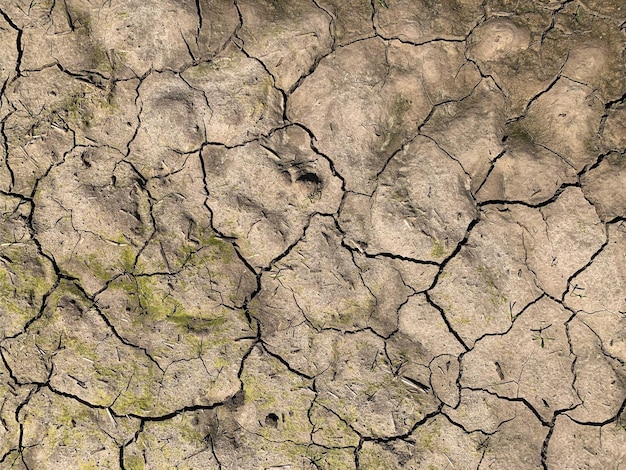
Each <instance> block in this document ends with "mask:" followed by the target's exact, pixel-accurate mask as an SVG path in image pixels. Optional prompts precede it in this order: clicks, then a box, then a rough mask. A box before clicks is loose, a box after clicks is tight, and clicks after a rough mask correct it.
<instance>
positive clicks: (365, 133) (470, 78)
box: [287, 38, 480, 194]
mask: <svg viewBox="0 0 626 470" xmlns="http://www.w3.org/2000/svg"><path fill="white" fill-rule="evenodd" d="M433 67H436V68H437V69H441V68H445V69H446V70H447V72H446V73H443V74H442V75H443V76H445V77H446V79H445V80H444V81H443V83H442V81H441V78H440V77H441V75H440V74H433V73H432V70H433ZM415 73H418V74H419V77H420V79H419V81H418V80H415V77H414V74H415ZM479 78H480V77H479V75H478V73H477V71H476V70H475V68H474V67H472V66H471V65H469V66H468V65H467V64H466V63H465V58H464V56H463V50H462V48H460V47H459V46H458V45H456V44H455V43H445V42H442V43H432V44H427V45H424V46H421V47H415V46H411V45H407V44H403V43H401V42H399V41H391V42H389V43H388V44H386V43H385V42H384V41H382V40H381V39H379V38H372V39H366V40H363V41H359V42H355V43H353V44H350V45H347V46H345V47H342V48H338V49H337V50H336V51H334V52H333V53H332V54H331V55H329V56H327V57H325V58H324V59H322V60H321V61H320V63H319V66H318V67H317V69H316V73H315V74H313V75H311V76H309V77H307V79H306V80H304V81H303V83H302V84H301V85H300V87H298V89H297V90H296V91H295V92H294V93H293V95H292V96H291V97H290V99H289V103H288V107H287V114H288V116H289V118H290V119H292V120H293V121H294V122H298V123H301V124H304V125H305V126H306V127H307V128H309V129H310V130H311V131H312V132H313V133H314V134H315V137H316V139H317V142H316V147H317V148H318V149H319V150H320V151H321V152H322V153H324V154H326V155H328V156H329V157H330V158H332V160H333V161H334V163H335V166H336V168H337V171H338V172H339V173H340V174H342V175H344V176H345V178H346V188H347V189H348V190H351V191H354V192H358V193H364V194H370V193H371V192H372V190H373V189H374V186H375V183H376V179H377V177H378V176H379V175H380V173H381V171H382V170H383V169H384V167H385V164H386V162H387V161H388V160H389V158H390V157H391V156H392V155H393V154H394V153H395V152H397V151H398V149H399V148H401V147H402V146H403V144H405V143H406V142H408V141H409V140H411V139H412V138H414V137H415V135H416V132H417V127H418V126H419V124H420V123H421V122H422V121H423V120H424V118H426V116H427V115H428V113H429V110H430V108H431V106H433V105H434V104H436V103H441V102H443V101H448V100H459V99H461V98H463V97H464V96H466V95H467V94H469V93H470V92H471V91H472V89H473V87H474V86H475V85H476V83H477V82H478V81H479Z"/></svg>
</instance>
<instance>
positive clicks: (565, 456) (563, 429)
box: [547, 416, 626, 468]
mask: <svg viewBox="0 0 626 470" xmlns="http://www.w3.org/2000/svg"><path fill="white" fill-rule="evenodd" d="M623 419H624V418H623V417H622V418H621V420H618V421H617V422H611V423H607V424H605V425H603V426H597V425H596V426H594V425H585V424H584V423H577V422H575V421H572V420H571V419H569V418H567V417H566V416H559V417H558V418H557V421H556V423H555V425H554V432H553V434H552V438H551V439H550V446H549V447H548V452H547V462H548V463H549V464H552V463H553V462H554V465H555V466H557V467H562V468H568V467H582V468H584V467H589V468H593V467H598V468H601V467H605V466H607V467H609V468H610V467H615V468H619V467H621V466H623V465H624V462H626V454H625V453H624V445H626V441H625V439H626V433H625V432H624V421H623ZM581 449H582V452H581Z"/></svg>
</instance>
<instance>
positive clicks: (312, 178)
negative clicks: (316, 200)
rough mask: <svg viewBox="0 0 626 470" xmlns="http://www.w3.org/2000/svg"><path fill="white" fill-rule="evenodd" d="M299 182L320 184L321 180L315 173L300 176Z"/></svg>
mask: <svg viewBox="0 0 626 470" xmlns="http://www.w3.org/2000/svg"><path fill="white" fill-rule="evenodd" d="M297 181H302V182H305V183H315V184H319V183H320V179H319V177H318V176H317V175H316V174H315V173H304V174H303V175H300V176H298V179H297Z"/></svg>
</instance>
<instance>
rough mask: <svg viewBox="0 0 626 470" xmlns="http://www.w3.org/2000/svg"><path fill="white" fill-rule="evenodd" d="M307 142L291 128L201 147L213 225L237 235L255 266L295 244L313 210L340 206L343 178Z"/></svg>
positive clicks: (266, 263) (303, 134)
mask: <svg viewBox="0 0 626 470" xmlns="http://www.w3.org/2000/svg"><path fill="white" fill-rule="evenodd" d="M308 146H309V136H308V134H307V133H306V132H305V131H304V130H302V129H301V128H299V127H289V128H286V129H283V130H279V131H277V132H276V133H275V134H273V135H272V136H271V137H270V138H268V139H267V140H264V141H263V142H254V143H251V144H247V145H245V146H242V147H236V148H233V149H229V148H225V147H222V146H218V145H207V146H206V147H204V149H203V151H202V161H203V169H204V173H205V182H206V187H207V190H208V193H209V197H208V199H207V204H208V206H209V207H210V208H211V209H212V213H213V218H212V219H213V224H214V227H215V228H216V229H217V230H219V231H220V232H221V233H223V234H224V235H226V236H228V237H232V238H234V239H237V240H238V244H239V245H240V246H241V251H242V254H243V255H244V256H245V257H246V258H247V259H249V260H250V263H252V265H253V266H255V267H257V268H264V267H267V266H269V265H270V263H271V262H272V260H274V259H275V258H277V257H278V256H279V255H281V254H282V253H284V252H285V250H287V248H288V247H290V246H292V245H293V244H294V243H296V241H298V240H299V239H300V238H301V237H302V234H303V230H304V229H305V227H306V226H307V225H309V219H310V216H311V215H312V214H314V213H325V214H330V213H334V212H335V211H336V210H337V207H338V206H339V202H340V200H341V181H340V180H339V179H338V178H337V177H335V175H334V174H333V171H332V168H331V167H330V165H329V162H328V161H327V160H326V159H325V158H323V157H322V156H320V155H318V154H316V153H315V152H313V151H312V150H310V149H309V148H308ZM270 182H271V186H270V187H268V183H270Z"/></svg>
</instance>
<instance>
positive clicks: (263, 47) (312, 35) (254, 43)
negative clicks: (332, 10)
mask: <svg viewBox="0 0 626 470" xmlns="http://www.w3.org/2000/svg"><path fill="white" fill-rule="evenodd" d="M237 7H238V8H239V11H240V12H241V18H242V23H243V26H242V28H241V29H240V30H239V31H238V32H237V36H238V37H239V38H241V40H242V41H243V43H244V49H245V50H246V52H248V53H249V54H250V55H252V56H253V57H255V58H257V59H258V60H260V61H261V62H263V63H264V64H265V67H266V68H267V70H268V71H269V72H270V73H271V74H272V76H273V77H275V80H276V86H277V87H278V88H280V89H281V90H283V91H290V90H291V89H293V88H294V85H296V83H297V82H298V81H300V80H301V79H302V78H303V77H305V76H306V75H308V74H309V73H310V72H312V71H313V69H314V66H315V64H316V63H317V62H318V61H319V59H320V58H321V57H322V56H323V55H326V54H328V53H329V52H330V50H331V45H332V42H333V41H332V38H331V30H330V20H331V16H330V14H329V13H328V12H327V11H325V10H324V9H322V8H320V7H318V6H317V5H316V4H315V3H314V2H311V1H307V0H297V1H289V2H287V1H273V0H263V1H256V0H255V1H251V0H245V1H241V2H237Z"/></svg>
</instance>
